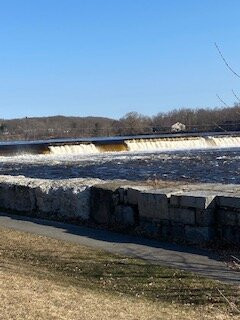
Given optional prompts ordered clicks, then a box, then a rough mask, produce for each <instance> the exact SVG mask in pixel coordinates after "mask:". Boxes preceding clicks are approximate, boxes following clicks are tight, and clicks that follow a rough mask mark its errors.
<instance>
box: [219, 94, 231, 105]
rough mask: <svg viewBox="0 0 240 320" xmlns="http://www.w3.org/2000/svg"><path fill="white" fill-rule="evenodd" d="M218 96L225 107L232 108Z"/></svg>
mask: <svg viewBox="0 0 240 320" xmlns="http://www.w3.org/2000/svg"><path fill="white" fill-rule="evenodd" d="M216 96H217V98H218V100H220V101H221V102H222V103H223V104H224V105H225V107H227V108H230V107H229V105H228V104H226V102H225V101H224V100H223V99H222V98H221V97H220V96H219V95H218V94H216Z"/></svg>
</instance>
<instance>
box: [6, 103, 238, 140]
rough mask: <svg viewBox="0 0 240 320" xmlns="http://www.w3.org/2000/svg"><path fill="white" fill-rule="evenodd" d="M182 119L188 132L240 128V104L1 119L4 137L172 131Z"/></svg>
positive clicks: (18, 138) (65, 136)
mask: <svg viewBox="0 0 240 320" xmlns="http://www.w3.org/2000/svg"><path fill="white" fill-rule="evenodd" d="M176 122H180V123H183V124H184V125H185V128H186V129H185V130H186V131H187V132H201V131H210V132H211V131H240V104H235V105H234V106H233V107H223V108H211V109H210V108H209V109H207V108H199V109H191V108H181V109H175V110H172V111H169V112H160V113H158V114H157V115H155V116H153V117H149V116H145V115H142V114H139V113H137V112H129V113H127V114H126V115H125V116H124V117H122V118H120V119H119V120H114V119H109V118H103V117H64V116H54V117H39V118H37V117H36V118H23V119H13V120H3V119H2V120H1V121H0V139H1V140H36V139H37V140H39V139H53V138H77V137H98V136H116V135H135V134H153V133H170V132H171V126H172V125H173V124H174V123H176Z"/></svg>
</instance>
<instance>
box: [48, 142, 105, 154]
mask: <svg viewBox="0 0 240 320" xmlns="http://www.w3.org/2000/svg"><path fill="white" fill-rule="evenodd" d="M49 149H50V153H52V154H55V155H61V154H88V153H99V152H100V151H99V150H98V148H97V147H96V146H95V145H94V144H93V143H89V144H83V143H82V144H76V145H74V144H72V145H71V144H65V145H61V146H50V147H49Z"/></svg>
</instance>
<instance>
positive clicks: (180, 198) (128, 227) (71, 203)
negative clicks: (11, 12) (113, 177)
mask: <svg viewBox="0 0 240 320" xmlns="http://www.w3.org/2000/svg"><path fill="white" fill-rule="evenodd" d="M127 183H128V182H127V181H125V182H123V181H114V182H103V181H101V180H99V179H68V180H42V179H27V178H25V177H21V176H18V177H11V176H0V210H2V211H8V212H13V213H15V214H16V213H19V214H27V215H32V216H37V217H43V218H48V219H53V220H63V221H70V222H77V223H82V222H84V223H89V224H91V225H92V224H95V226H96V227H97V226H101V227H102V226H104V227H105V228H109V229H114V230H118V231H124V232H131V233H135V234H140V235H143V236H147V237H152V238H156V239H159V240H163V241H175V242H187V243H190V244H199V245H201V244H206V243H209V242H212V241H217V242H218V243H229V244H234V245H236V244H240V186H237V185H235V186H234V185H225V186H224V185H217V184H216V185H214V184H194V185H180V186H179V185H177V186H176V187H172V186H171V187H162V188H159V189H153V188H152V187H151V186H147V185H140V186H136V185H134V184H133V183H131V184H130V183H129V184H127Z"/></svg>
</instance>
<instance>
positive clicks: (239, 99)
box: [232, 90, 240, 102]
mask: <svg viewBox="0 0 240 320" xmlns="http://www.w3.org/2000/svg"><path fill="white" fill-rule="evenodd" d="M232 93H233V95H234V97H235V98H236V99H237V100H238V101H239V102H240V98H239V97H238V96H237V95H236V93H235V92H234V91H233V90H232Z"/></svg>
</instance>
